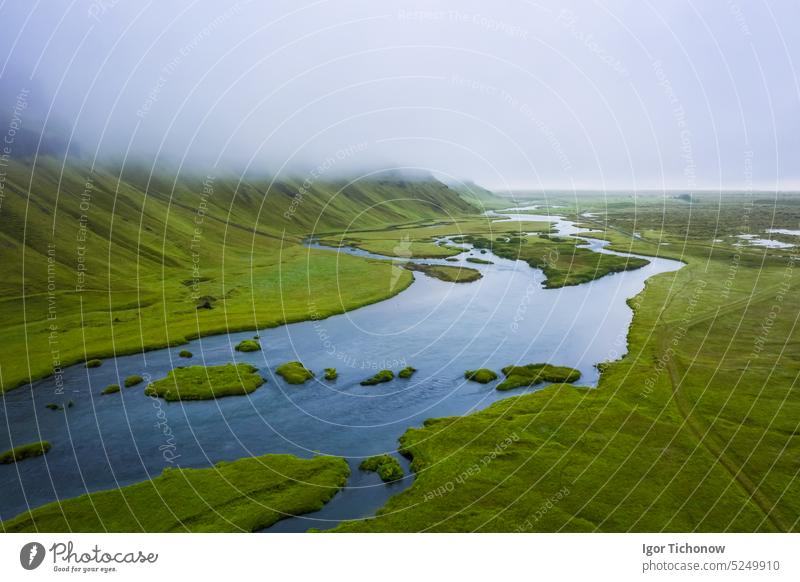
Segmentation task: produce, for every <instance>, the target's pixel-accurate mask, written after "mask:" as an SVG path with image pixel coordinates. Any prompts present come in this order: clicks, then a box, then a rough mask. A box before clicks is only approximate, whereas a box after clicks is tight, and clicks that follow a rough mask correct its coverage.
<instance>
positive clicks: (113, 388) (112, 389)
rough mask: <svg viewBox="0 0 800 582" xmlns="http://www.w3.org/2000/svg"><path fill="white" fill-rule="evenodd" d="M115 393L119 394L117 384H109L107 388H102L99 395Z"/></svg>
mask: <svg viewBox="0 0 800 582" xmlns="http://www.w3.org/2000/svg"><path fill="white" fill-rule="evenodd" d="M117 392H119V384H109V385H108V386H106V387H105V388H103V390H102V391H101V392H100V394H102V395H103V396H105V395H107V394H115V393H117Z"/></svg>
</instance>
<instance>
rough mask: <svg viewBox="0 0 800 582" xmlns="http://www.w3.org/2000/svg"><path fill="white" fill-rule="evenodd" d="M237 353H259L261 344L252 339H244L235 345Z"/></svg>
mask: <svg viewBox="0 0 800 582" xmlns="http://www.w3.org/2000/svg"><path fill="white" fill-rule="evenodd" d="M235 349H236V351H237V352H258V351H261V344H260V343H258V342H257V341H256V340H253V339H246V340H242V341H240V342H239V343H238V344H236V348H235Z"/></svg>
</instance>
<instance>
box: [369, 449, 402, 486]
mask: <svg viewBox="0 0 800 582" xmlns="http://www.w3.org/2000/svg"><path fill="white" fill-rule="evenodd" d="M358 468H359V469H361V470H362V471H372V472H374V473H377V474H378V477H380V478H381V480H382V481H383V482H384V483H391V482H392V481H397V480H398V479H402V478H403V468H402V467H401V466H400V462H399V461H398V460H397V459H395V458H394V457H393V456H391V455H385V454H384V455H376V456H374V457H370V458H368V459H364V460H363V461H361V464H360V465H359V467H358Z"/></svg>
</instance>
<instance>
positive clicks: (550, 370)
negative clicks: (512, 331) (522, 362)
mask: <svg viewBox="0 0 800 582" xmlns="http://www.w3.org/2000/svg"><path fill="white" fill-rule="evenodd" d="M503 374H505V376H506V379H505V380H503V381H502V382H500V383H499V384H498V385H497V389H498V390H511V389H512V388H519V387H520V386H536V385H537V384H541V383H542V382H560V383H572V382H577V381H578V380H580V378H581V373H580V372H579V371H578V370H576V369H575V368H567V367H566V366H551V365H550V364H528V365H527V366H506V367H505V368H503Z"/></svg>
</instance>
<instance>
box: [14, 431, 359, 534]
mask: <svg viewBox="0 0 800 582" xmlns="http://www.w3.org/2000/svg"><path fill="white" fill-rule="evenodd" d="M37 445H38V443H37ZM48 446H49V445H48ZM349 475H350V468H349V467H348V465H347V461H345V460H344V459H341V458H337V457H322V456H319V457H314V458H313V459H299V458H297V457H293V456H291V455H264V456H263V457H252V458H249V457H246V458H244V459H239V460H236V461H229V462H226V461H223V462H220V463H217V464H216V465H214V466H213V467H210V468H203V469H190V468H186V469H173V468H171V467H167V468H166V469H164V472H163V473H161V475H160V476H158V477H154V478H153V479H150V480H147V481H143V482H142V483H136V484H134V485H128V486H126V487H121V488H119V489H109V490H107V491H96V492H93V493H89V494H86V495H81V496H80V497H73V498H71V499H62V500H60V501H56V502H53V503H48V504H47V505H43V506H41V507H37V508H35V509H33V510H31V511H26V512H24V513H22V514H20V515H19V516H17V517H15V518H13V519H9V520H7V521H4V522H3V523H2V524H0V529H2V530H3V531H6V532H36V531H48V532H72V533H74V532H99V531H103V532H106V531H108V532H186V531H191V532H242V531H255V530H259V529H264V528H266V527H269V526H270V525H272V524H273V523H275V522H276V521H278V520H280V519H284V518H286V517H290V516H292V515H301V514H303V513H310V512H313V511H318V510H320V509H322V506H323V505H324V504H325V503H326V502H328V501H329V500H330V499H331V498H332V497H333V496H334V495H335V494H336V493H337V492H338V491H339V490H340V489H341V488H342V487H344V485H345V483H347V478H348V476H349Z"/></svg>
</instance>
